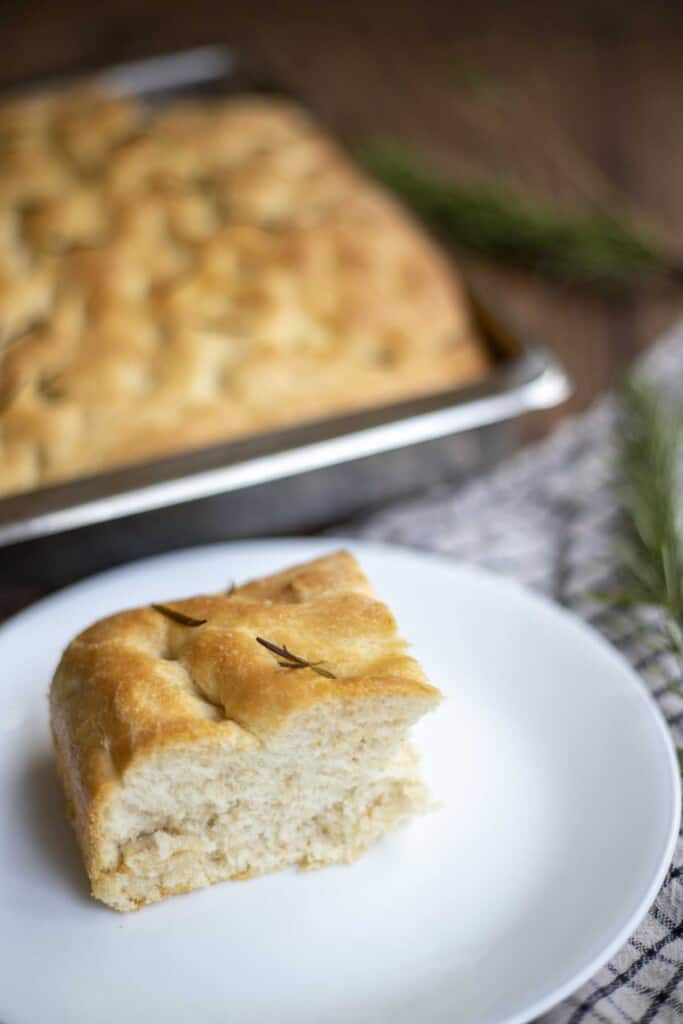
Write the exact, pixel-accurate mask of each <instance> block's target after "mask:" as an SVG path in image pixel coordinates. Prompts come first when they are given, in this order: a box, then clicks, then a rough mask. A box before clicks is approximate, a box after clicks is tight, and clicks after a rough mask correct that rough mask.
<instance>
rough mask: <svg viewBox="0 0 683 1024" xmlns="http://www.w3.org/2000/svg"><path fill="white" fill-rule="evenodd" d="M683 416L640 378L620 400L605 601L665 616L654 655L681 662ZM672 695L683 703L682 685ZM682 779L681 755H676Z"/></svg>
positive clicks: (634, 379) (630, 381)
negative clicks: (614, 518) (615, 507)
mask: <svg viewBox="0 0 683 1024" xmlns="http://www.w3.org/2000/svg"><path fill="white" fill-rule="evenodd" d="M682 429H683V410H681V409H677V408H674V407H673V406H672V404H671V403H670V402H668V401H666V400H665V399H664V397H663V396H662V394H661V393H660V392H659V391H658V390H656V389H655V387H654V386H653V385H651V384H649V383H648V382H647V381H646V380H644V379H643V378H642V377H640V376H638V375H634V374H631V376H630V377H629V378H628V379H627V381H626V384H625V386H624V389H623V393H622V402H621V417H620V420H619V438H620V452H619V456H620V470H621V474H620V475H621V481H620V484H619V497H620V499H621V503H622V508H623V513H624V515H623V524H622V530H621V536H620V537H619V542H618V545H617V547H616V554H617V556H618V559H619V566H620V573H619V576H620V581H619V585H618V588H617V589H616V590H615V591H614V592H613V593H608V594H607V595H605V598H606V599H607V600H608V601H609V602H610V603H612V604H614V605H620V606H622V607H627V606H638V605H642V606H650V607H653V608H658V609H659V610H660V611H661V612H663V622H662V626H661V630H662V634H661V637H660V640H661V641H663V643H660V644H659V645H657V646H656V647H655V648H653V649H654V650H657V651H658V652H662V653H663V652H666V651H669V652H671V653H673V654H675V655H676V656H677V657H678V659H679V660H682V659H683V632H682V626H683V534H682V533H681V527H680V524H679V518H678V515H677V508H678V496H679V483H680V480H679V470H678V456H679V452H680V446H681V437H682ZM670 688H671V689H672V690H673V691H675V692H676V693H678V694H679V695H681V696H683V687H681V685H680V683H671V685H670ZM678 760H679V765H680V767H681V775H683V750H681V749H679V750H678Z"/></svg>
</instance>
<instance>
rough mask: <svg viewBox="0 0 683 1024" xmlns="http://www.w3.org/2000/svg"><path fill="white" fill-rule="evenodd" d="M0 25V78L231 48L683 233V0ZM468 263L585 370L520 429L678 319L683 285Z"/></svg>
mask: <svg viewBox="0 0 683 1024" xmlns="http://www.w3.org/2000/svg"><path fill="white" fill-rule="evenodd" d="M0 28H1V30H2V42H3V47H2V51H3V60H2V65H1V67H0V87H1V86H2V85H4V84H9V83H13V82H16V81H17V80H23V79H26V78H29V77H31V76H34V75H41V74H45V73H47V72H70V71H72V70H76V69H83V68H95V67H97V66H100V65H102V64H109V63H115V62H120V61H125V60H129V59H134V58H137V57H144V56H148V55H153V54H158V53H163V52H166V51H169V50H174V49H180V48H184V47H190V46H195V45H202V44H206V43H216V42H218V43H226V44H229V45H232V46H234V47H237V48H239V49H240V50H242V51H243V53H244V54H245V55H246V56H247V58H248V59H249V60H250V61H252V62H254V63H256V64H257V65H260V66H262V67H264V68H267V69H269V70H270V71H272V73H273V76H274V77H275V78H276V79H279V80H280V81H282V83H283V84H284V85H285V86H286V87H287V88H289V89H291V90H292V91H293V92H294V93H295V94H297V95H299V96H300V97H301V98H302V99H303V100H304V101H305V102H306V103H308V104H309V105H310V106H311V107H312V108H313V109H314V110H315V111H317V112H318V113H319V114H320V115H322V116H323V117H324V118H325V120H326V121H327V122H328V123H329V124H330V125H331V126H332V128H333V129H335V130H336V131H337V132H339V133H340V134H341V135H342V136H343V137H344V138H346V139H348V140H358V139H362V138H368V137H376V136H383V137H398V138H401V139H404V140H408V141H411V142H413V143H417V144H418V145H420V146H422V147H423V148H426V149H428V150H430V151H432V152H433V153H434V154H436V155H437V156H438V158H439V159H441V160H443V161H445V162H446V163H449V162H452V164H453V167H454V169H456V170H457V171H458V172H463V171H465V172H467V173H469V174H473V175H475V176H477V175H480V174H481V173H488V174H491V173H494V174H498V175H501V176H505V177H507V178H509V179H511V180H512V181H516V182H518V183H522V184H524V185H525V186H527V187H529V188H531V189H534V190H536V191H537V192H538V194H539V195H546V196H551V197H554V198H557V199H559V200H562V201H564V200H569V201H572V202H576V201H579V202H588V201H592V200H595V199H598V200H611V199H613V198H614V197H615V196H617V197H618V199H619V201H620V202H625V203H628V204H629V205H631V206H633V207H634V208H635V209H636V210H637V211H638V214H639V215H641V216H642V217H643V218H645V219H647V220H648V221H651V222H652V223H654V224H655V225H656V226H657V227H658V228H659V230H661V231H662V233H663V234H665V235H666V237H667V238H668V239H669V240H670V241H672V242H673V243H676V241H677V240H679V244H680V240H681V239H683V188H682V187H681V182H682V180H683V130H681V128H682V126H681V101H682V98H683V59H681V53H682V52H683V45H682V44H683V4H679V3H665V2H659V3H656V2H655V3H653V2H651V3H647V4H646V3H644V2H631V0H620V2H618V3H611V2H599V0H590V2H585V0H574V2H573V3H572V4H566V3H564V2H558V0H547V2H546V3H544V4H540V3H538V0H531V2H529V0H518V2H508V3H493V2H492V0H479V2H477V3H462V2H461V3H456V2H431V3H430V2H429V0H422V2H418V0H413V2H401V0H394V2H392V3H390V4H388V3H384V2H375V3H368V2H367V0H364V2H363V0H345V2H341V3H338V2H334V0H331V2H330V0H328V2H326V0H318V2H314V0H283V2H280V3H269V2H267V0H249V2H238V3H231V2H230V0H194V2H193V3H192V4H186V3H181V2H179V0H116V3H108V4H92V3H87V2H86V0H66V2H62V3H50V2H46V3H44V4H40V5H37V4H29V3H26V2H25V0H4V3H3V4H2V6H1V7H0ZM681 248H683V244H682V245H681ZM465 264H466V268H467V270H468V271H469V272H470V274H471V276H472V277H473V278H474V280H475V283H478V284H479V285H480V286H481V285H482V284H483V285H484V286H485V288H486V290H487V292H488V293H489V294H490V295H491V296H492V297H494V298H495V300H496V301H497V302H499V304H500V305H501V306H502V308H503V309H506V310H508V311H509V312H510V313H511V314H512V316H513V317H514V319H515V320H516V321H517V323H518V324H520V325H521V326H522V328H523V329H526V330H528V332H529V333H530V334H531V335H532V336H536V337H538V338H539V339H540V340H542V341H544V342H545V343H547V344H548V345H550V346H551V347H552V348H553V349H554V350H555V351H556V352H557V353H558V354H559V356H560V358H561V359H562V361H563V362H564V364H565V365H566V367H567V368H568V370H569V372H570V374H571V375H572V377H573V380H574V383H575V394H574V397H573V399H572V400H571V402H570V403H568V405H567V406H565V408H564V409H563V410H562V411H561V412H553V413H547V414H536V415H535V416H533V417H529V418H528V419H527V420H526V421H525V422H524V423H522V424H521V426H520V428H519V429H520V436H521V437H522V439H529V438H533V437H537V436H540V435H542V434H543V433H545V432H546V431H547V430H549V429H550V428H551V427H552V425H553V424H554V423H555V422H556V421H557V419H558V418H559V417H560V416H562V415H566V414H567V412H568V411H576V410H580V409H582V408H585V407H586V406H587V405H588V404H589V403H590V402H591V400H592V399H593V398H594V397H595V396H596V395H598V394H599V393H601V392H603V391H604V390H605V389H606V388H607V387H608V386H609V385H610V384H611V383H612V382H613V381H614V380H615V379H616V378H617V377H618V375H619V374H620V373H621V372H622V371H623V369H624V367H625V366H626V365H628V363H629V362H630V360H631V359H632V358H633V356H634V355H635V354H636V353H638V352H639V351H641V350H643V349H644V348H645V347H646V346H647V345H648V344H649V343H650V341H651V340H652V339H653V338H654V337H655V336H656V335H657V334H658V332H661V331H662V329H663V328H665V327H666V326H667V325H668V324H671V323H673V322H674V321H675V319H676V318H677V317H679V316H681V315H682V314H683V288H680V287H679V288H675V287H674V286H669V287H668V288H665V289H663V288H660V289H658V290H656V291H653V290H652V289H648V290H647V291H643V290H634V291H632V292H630V293H629V294H626V295H622V296H620V297H619V298H609V299H608V298H604V297H600V296H598V295H595V294H591V293H590V292H589V291H586V290H581V289H577V288H569V287H563V286H560V285H553V284H548V283H547V282H544V281H540V280H537V279H534V278H533V277H531V276H529V275H527V274H525V273H522V272H518V271H512V270H509V269H503V268H501V267H496V266H493V265H487V264H485V263H482V262H480V261H474V260H470V259H468V260H466V261H465Z"/></svg>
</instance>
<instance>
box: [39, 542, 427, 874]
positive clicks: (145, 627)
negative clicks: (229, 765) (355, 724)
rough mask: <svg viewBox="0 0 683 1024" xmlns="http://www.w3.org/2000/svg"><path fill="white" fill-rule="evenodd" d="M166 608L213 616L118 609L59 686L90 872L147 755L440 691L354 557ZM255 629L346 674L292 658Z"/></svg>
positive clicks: (63, 760)
mask: <svg viewBox="0 0 683 1024" xmlns="http://www.w3.org/2000/svg"><path fill="white" fill-rule="evenodd" d="M167 604H168V606H170V607H171V608H172V609H174V610H175V611H179V612H182V613H183V614H185V615H187V616H190V617H192V618H194V619H196V620H201V619H206V620H207V621H206V623H205V624H204V625H201V626H197V627H191V626H187V625H181V624H179V623H177V622H175V621H173V620H172V619H170V618H168V617H167V616H166V615H164V614H162V613H161V612H159V611H157V610H155V609H154V608H153V607H151V606H149V605H148V606H146V607H143V608H136V609H133V610H131V611H124V612H120V613H119V614H116V615H112V616H109V617H108V618H106V619H102V620H101V621H99V622H96V623H95V624H94V625H93V626H91V627H89V628H88V629H86V630H85V631H84V632H82V633H81V634H80V635H79V636H77V637H76V638H75V639H74V640H73V641H72V643H71V644H70V645H69V647H68V648H67V649H66V651H65V653H64V655H63V657H62V659H61V662H60V664H59V667H58V669H57V672H56V673H55V677H54V680H53V683H52V688H51V693H50V708H51V723H52V732H53V737H54V742H55V748H56V753H57V762H58V767H59V772H60V776H61V778H62V780H63V782H64V786H65V791H66V793H67V799H68V802H69V804H70V806H71V808H72V813H73V818H74V823H75V827H76V831H77V833H78V835H79V839H80V842H81V845H82V847H83V850H84V854H85V858H86V863H87V864H88V865H89V870H90V869H92V868H93V863H92V856H93V848H94V846H96V843H94V838H95V837H96V836H97V835H98V833H99V826H98V816H99V814H100V813H101V810H102V808H103V807H104V805H105V804H106V802H107V800H108V797H109V795H110V793H111V790H112V787H114V786H117V785H118V784H119V780H120V778H121V777H122V776H123V775H124V773H125V772H126V771H127V770H128V769H129V768H130V766H131V765H133V764H139V763H140V762H141V759H144V758H146V757H149V756H154V754H156V753H158V752H159V751H161V750H163V749H164V748H166V747H168V746H170V745H174V744H178V743H186V742H188V741H190V742H192V741H198V742H202V743H217V744H220V745H221V746H222V747H225V745H226V744H227V745H228V746H230V747H232V748H234V749H235V750H239V749H249V748H253V747H254V746H257V745H258V744H260V743H264V742H265V743H267V742H268V740H269V738H270V737H272V736H273V735H275V734H277V732H278V731H279V730H281V729H283V728H286V726H287V725H288V723H289V722H290V721H291V720H292V716H294V715H296V714H297V713H299V712H302V711H305V710H306V709H307V708H309V707H311V706H314V705H317V704H319V703H320V702H328V701H356V700H363V699H365V698H368V697H376V696H383V695H387V696H397V695H401V696H405V697H407V698H411V697H413V698H419V699H421V700H423V701H424V700H427V702H436V701H437V700H438V699H439V697H440V695H439V692H438V691H437V690H435V689H434V688H433V687H431V686H429V685H428V684H427V682H426V680H425V677H424V674H423V672H422V670H421V668H420V666H419V665H418V663H417V662H416V661H415V660H414V659H413V658H411V657H409V656H408V655H407V654H406V653H405V650H406V645H405V642H404V641H403V640H402V639H401V638H400V637H399V635H398V633H397V630H396V623H395V620H394V618H393V616H392V614H391V612H390V611H389V609H388V608H387V607H386V605H384V604H382V603H381V602H380V601H379V600H378V599H377V598H376V597H375V596H374V595H373V592H372V589H371V587H370V584H369V583H368V580H367V578H366V577H365V575H364V574H363V572H362V570H361V569H360V566H359V565H358V563H357V562H356V560H355V558H354V557H353V556H352V555H351V554H350V553H349V552H346V551H339V552H336V553H334V554H332V555H327V556H324V557H322V558H320V559H316V560H315V561H313V562H309V563H306V564H304V565H301V566H295V567H293V568H291V569H288V570H286V571H285V572H281V573H277V574H276V575H274V576H271V577H267V578H265V579H262V580H257V581H255V582H253V583H247V584H246V585H244V586H242V587H238V588H237V589H235V590H234V592H232V593H229V594H219V595H210V596H203V597H193V598H189V599H186V600H176V601H169V602H168V603H167ZM257 636H261V637H263V638H265V639H266V640H269V641H271V642H273V643H275V644H277V645H279V646H286V647H287V649H288V650H289V651H291V652H293V653H294V654H296V655H299V656H301V657H303V658H305V659H306V660H308V661H312V662H321V663H323V664H324V666H325V668H327V669H329V670H330V671H332V672H333V673H334V676H335V678H333V679H329V678H326V677H323V676H320V675H318V674H317V673H316V672H315V671H314V670H313V669H308V668H301V669H296V670H291V669H288V668H284V667H281V666H280V665H279V664H278V660H279V659H278V658H277V656H275V655H273V654H272V653H271V652H270V651H268V650H266V649H265V648H264V647H262V646H261V645H260V644H259V643H257V641H256V637H257ZM91 873H92V870H91Z"/></svg>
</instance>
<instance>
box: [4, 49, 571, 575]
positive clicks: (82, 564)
mask: <svg viewBox="0 0 683 1024" xmlns="http://www.w3.org/2000/svg"><path fill="white" fill-rule="evenodd" d="M95 78H96V79H98V80H100V81H101V82H103V83H104V84H106V85H110V86H114V87H116V88H117V89H118V90H120V91H126V92H129V93H133V94H136V95H140V96H143V97H145V98H148V99H150V100H151V101H156V100H158V99H160V100H163V98H164V97H165V96H168V95H178V94H182V95H188V94H189V95H195V94H197V93H198V92H201V93H205V92H214V93H215V92H220V93H228V92H231V91H236V90H240V91H241V90H244V89H247V88H251V89H253V88H255V87H256V88H259V87H261V82H260V81H255V80H254V78H253V76H250V75H249V74H248V73H246V72H245V71H244V70H243V69H242V68H240V66H239V63H238V61H237V59H236V57H235V55H234V54H233V52H232V51H229V50H225V49H223V48H213V47H210V48H204V49H201V50H194V51H190V52H186V53H182V54H175V55H172V56H170V57H162V58H155V59H153V60H149V61H141V62H138V63H136V64H131V65H126V66H122V67H118V68H113V69H109V70H107V71H104V72H101V73H99V74H97V75H96V76H95ZM44 84H45V83H44V82H43V83H42V86H44ZM51 84H53V83H51ZM470 302H471V305H472V310H473V313H474V317H475V320H476V323H477V327H478V330H479V333H480V336H481V337H482V339H483V341H484V343H485V344H487V345H488V346H489V348H490V350H491V353H492V355H493V357H494V366H493V369H492V372H491V373H490V374H489V375H488V376H487V377H486V378H485V379H484V380H483V381H482V382H481V383H479V384H476V385H474V386H469V387H460V388H456V389H451V390H448V391H443V392H439V393H438V394H430V395H428V396H424V397H420V398H415V399H411V400H408V401H402V402H400V403H397V404H394V405H391V406H386V407H381V408H372V409H369V410H366V411H363V412H354V413H352V414H347V415H343V416H334V417H330V418H327V419H324V420H320V421H316V422H311V423H306V424H303V425H301V426H296V427H293V428H288V429H286V430H281V431H277V432H272V433H268V434H258V435H255V436H253V437H248V438H245V439H240V440H238V441H230V442H227V443H223V444H219V445H213V446H211V447H208V448H202V449H200V450H196V451H191V452H185V453H182V454H179V455H175V456H172V457H170V458H164V459H159V460H155V461H152V462H146V463H143V464H135V465H131V466H126V467H124V468H121V469H117V470H114V471H110V472H106V473H101V474H98V475H96V476H92V477H87V478H78V479H76V480H74V481H72V482H68V483H65V484H60V485H57V486H50V487H45V488H41V489H38V490H34V491H30V492H26V493H21V494H18V495H16V496H11V497H7V498H3V499H0V549H2V550H1V551H0V566H1V567H2V578H3V580H5V581H7V582H11V583H12V585H17V584H20V583H21V584H29V585H38V586H46V587H50V586H57V585H60V584H62V583H65V582H68V581H70V580H73V579H76V578H78V577H79V576H82V575H84V574H85V573H88V572H92V571H95V570H97V569H99V568H103V567H105V566H110V565H114V564H116V563H118V562H122V561H126V560H129V559H131V558H135V557H140V556H142V555H145V554H151V553H153V552H157V551H161V550H168V549H171V548H173V547H177V546H178V545H187V544H193V543H201V542H205V541H208V540H217V539H224V538H236V537H245V536H256V535H259V534H261V535H262V534H265V533H277V532H285V531H286V532H293V531H295V532H300V531H304V530H306V531H308V530H312V529H316V528H319V527H321V526H324V525H327V524H329V523H331V522H334V521H339V520H340V519H342V518H345V517H348V516H349V515H351V514H354V513H357V512H359V511H360V510H363V509H367V508H369V507H371V506H372V505H376V504H379V503H381V502H384V501H387V500H389V499H392V498H396V497H399V496H404V495H407V494H409V493H411V492H415V491H417V490H419V489H421V488H424V487H426V486H430V485H434V484H436V483H439V482H442V481H445V480H454V479H461V478H462V477H463V476H464V475H470V474H471V473H473V472H475V471H477V470H480V469H481V468H483V467H485V466H488V465H491V464H492V463H494V462H496V461H498V460H499V459H500V458H501V457H502V456H503V455H504V454H506V451H507V450H508V448H509V445H510V435H509V432H508V430H507V429H506V427H505V423H506V422H507V421H509V420H510V419H511V418H513V417H515V416H517V415H519V414H521V413H524V412H528V411H530V410H534V409H543V408H549V407H551V406H554V405H557V404H558V403H559V402H561V401H562V400H563V399H564V398H566V397H567V395H568V394H569V383H568V380H567V376H566V374H565V373H564V371H563V369H562V368H561V367H560V366H559V365H558V363H557V362H556V361H555V359H554V358H553V356H552V355H551V354H550V353H549V352H548V351H547V350H546V349H544V348H542V347H541V346H539V345H535V344H530V343H527V342H525V341H523V340H522V339H520V338H519V337H518V336H517V335H516V334H515V333H514V332H512V331H511V330H510V329H509V328H506V327H504V326H503V325H502V323H501V322H500V321H499V320H498V319H497V318H496V317H495V315H493V314H492V313H491V311H490V310H489V309H488V308H487V307H486V305H485V304H484V303H483V302H482V301H481V300H480V299H478V298H476V297H475V296H474V295H470Z"/></svg>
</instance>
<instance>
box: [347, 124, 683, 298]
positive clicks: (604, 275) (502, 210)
mask: <svg viewBox="0 0 683 1024" xmlns="http://www.w3.org/2000/svg"><path fill="white" fill-rule="evenodd" d="M356 155H357V158H358V159H359V160H360V162H361V163H362V164H363V165H364V166H365V167H366V168H367V170H369V171H370V173H372V174H373V175H374V176H375V177H376V178H378V179H379V180H380V181H381V182H382V183H383V184H385V185H387V186H388V187H389V188H390V189H392V190H393V191H394V192H396V193H397V194H398V195H399V196H400V198H401V199H402V200H403V201H404V202H405V203H406V204H407V205H408V206H410V207H411V208H412V209H413V210H414V211H415V213H417V214H418V216H420V217H421V218H422V220H423V221H424V222H425V223H426V224H427V226H428V227H430V228H431V229H432V230H433V231H434V232H435V233H436V234H437V235H439V236H440V237H441V238H442V240H443V241H444V242H445V243H446V244H449V245H452V246H455V247H460V248H463V249H469V250H472V251H473V252H476V253H479V254H480V255H483V256H488V257H491V258H493V259H497V260H500V261H501V262H505V263H509V264H514V265H515V266H518V267H521V268H523V269H526V270H531V271H534V272H535V273H538V274H542V275H544V276H546V277H550V278H554V279H556V280H560V281H566V282H576V283H583V284H589V285H591V286H593V287H596V288H600V289H602V290H605V291H615V290H618V289H622V288H625V287H628V286H631V285H634V284H637V283H638V282H641V281H643V280H646V279H650V278H657V277H658V278H663V277H677V278H679V277H681V276H682V275H683V257H681V258H679V257H675V256H673V255H671V254H669V253H667V252H666V251H665V248H664V246H663V245H661V244H660V243H659V241H658V240H656V239H655V238H652V237H650V235H649V234H648V233H647V232H646V231H645V230H644V229H642V228H641V227H639V226H637V225H636V224H634V223H632V222H631V220H630V219H629V217H628V216H626V215H618V214H617V213H616V212H612V211H609V210H606V209H595V208H592V209H586V210H583V211H577V212H573V211H571V210H564V209H559V208H556V207H554V206H552V205H551V204H549V203H544V202H540V201H539V200H537V199H534V198H532V197H531V196H528V195H525V194H523V193H522V192H520V191H516V190H514V189H512V188H511V187H509V186H506V185H502V184H497V183H494V182H480V183H465V182H459V181H456V180H453V179H450V178H447V177H446V176H445V175H443V174H440V173H439V172H438V171H435V170H434V169H433V167H431V166H430V164H429V162H428V161H427V160H425V158H424V157H422V156H421V155H420V154H419V153H417V152H416V151H415V150H413V149H412V148H411V147H408V146H405V145H403V144H400V143H397V142H384V143H381V142H377V143H371V144H368V145H365V146H363V147H360V148H359V149H358V150H357V152H356Z"/></svg>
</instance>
